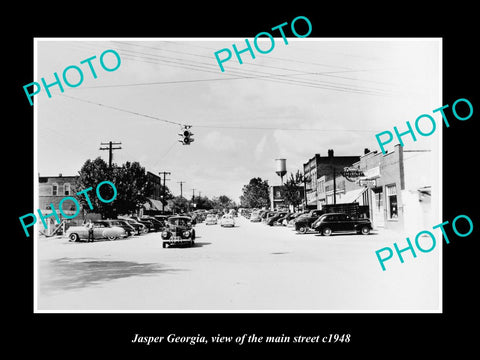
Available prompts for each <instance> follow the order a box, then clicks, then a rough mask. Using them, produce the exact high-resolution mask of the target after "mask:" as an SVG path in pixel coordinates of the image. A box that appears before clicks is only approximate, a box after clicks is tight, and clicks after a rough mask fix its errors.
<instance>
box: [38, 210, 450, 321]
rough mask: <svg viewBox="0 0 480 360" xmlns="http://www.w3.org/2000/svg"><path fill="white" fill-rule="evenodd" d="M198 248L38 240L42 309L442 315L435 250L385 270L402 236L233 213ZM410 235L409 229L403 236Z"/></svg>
mask: <svg viewBox="0 0 480 360" xmlns="http://www.w3.org/2000/svg"><path fill="white" fill-rule="evenodd" d="M195 229H196V233H197V239H196V244H195V246H194V247H192V248H166V249H164V248H162V241H161V236H160V233H149V234H146V235H141V236H134V237H130V238H127V239H123V240H116V241H108V240H106V241H96V242H94V243H87V242H77V243H75V242H69V241H68V239H67V238H45V237H40V238H38V239H37V241H38V243H37V269H38V270H37V279H38V282H37V284H38V292H37V294H38V310H40V311H42V310H46V311H51V310H61V311H67V310H68V311H77V310H82V311H84V310H87V311H89V310H100V311H109V310H112V311H117V310H125V311H136V310H140V311H164V310H166V311H235V310H240V311H255V310H258V311H292V312H295V311H321V312H328V311H332V312H343V311H345V312H354V311H365V312H375V311H379V312H385V311H398V310H400V311H417V310H418V311H437V310H439V308H440V305H439V301H440V300H439V294H440V293H441V288H440V276H441V273H440V271H439V264H438V262H439V250H438V248H439V247H437V249H435V250H434V251H433V252H431V253H428V254H422V253H421V254H418V255H417V258H413V257H412V255H411V254H409V253H407V252H404V253H403V255H404V258H405V263H404V264H400V262H399V260H398V258H392V260H390V261H389V262H386V266H387V271H382V270H381V268H380V265H379V263H378V260H377V258H376V256H375V250H378V249H380V248H382V247H385V246H390V247H392V244H393V242H397V243H399V244H404V243H405V236H406V235H405V234H399V233H393V232H387V231H385V230H380V231H379V232H375V231H374V232H372V233H371V234H370V235H367V236H365V235H332V236H330V237H324V236H319V235H318V234H305V235H302V234H297V233H296V232H295V231H293V230H292V229H291V228H286V227H269V226H266V225H265V224H263V223H251V222H250V221H248V220H247V219H245V218H243V217H238V218H236V227H234V228H221V227H220V225H205V224H203V223H201V224H197V225H196V227H195ZM407 236H408V234H407Z"/></svg>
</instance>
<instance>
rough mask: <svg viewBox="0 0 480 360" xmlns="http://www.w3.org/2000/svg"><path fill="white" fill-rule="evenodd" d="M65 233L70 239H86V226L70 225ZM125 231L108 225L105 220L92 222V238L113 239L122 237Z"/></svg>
mask: <svg viewBox="0 0 480 360" xmlns="http://www.w3.org/2000/svg"><path fill="white" fill-rule="evenodd" d="M66 235H67V236H68V238H69V239H70V241H79V240H80V239H85V240H88V228H87V227H86V226H83V225H81V226H71V227H69V228H68V230H67V232H66ZM127 235H128V234H127V232H126V231H125V230H124V229H122V228H121V227H118V226H108V224H106V223H105V222H93V239H94V240H96V239H108V240H115V239H119V238H124V237H126V236H127Z"/></svg>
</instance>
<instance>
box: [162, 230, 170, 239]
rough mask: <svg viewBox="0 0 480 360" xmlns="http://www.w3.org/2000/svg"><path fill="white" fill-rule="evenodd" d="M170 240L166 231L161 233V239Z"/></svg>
mask: <svg viewBox="0 0 480 360" xmlns="http://www.w3.org/2000/svg"><path fill="white" fill-rule="evenodd" d="M168 238H170V233H169V232H168V231H162V239H168Z"/></svg>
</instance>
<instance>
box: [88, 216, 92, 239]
mask: <svg viewBox="0 0 480 360" xmlns="http://www.w3.org/2000/svg"><path fill="white" fill-rule="evenodd" d="M87 229H88V241H87V242H93V223H92V220H88V223H87Z"/></svg>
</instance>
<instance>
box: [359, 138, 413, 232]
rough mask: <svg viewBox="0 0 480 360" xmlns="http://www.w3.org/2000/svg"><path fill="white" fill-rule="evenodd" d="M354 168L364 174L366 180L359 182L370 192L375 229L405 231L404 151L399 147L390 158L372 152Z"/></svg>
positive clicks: (387, 155)
mask: <svg viewBox="0 0 480 360" xmlns="http://www.w3.org/2000/svg"><path fill="white" fill-rule="evenodd" d="M353 167H355V168H357V169H359V170H360V171H362V172H363V175H364V176H361V177H359V178H358V180H357V182H358V184H359V185H363V186H365V187H366V188H367V189H368V194H367V196H368V197H369V200H370V219H371V221H372V223H373V226H374V228H387V229H393V230H403V227H404V206H403V201H402V190H404V187H405V180H404V167H403V148H402V147H401V146H400V145H396V146H395V150H394V151H392V152H388V153H386V154H383V153H378V152H377V151H373V152H369V153H367V154H365V155H363V156H361V157H360V161H358V162H357V163H355V164H353Z"/></svg>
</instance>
